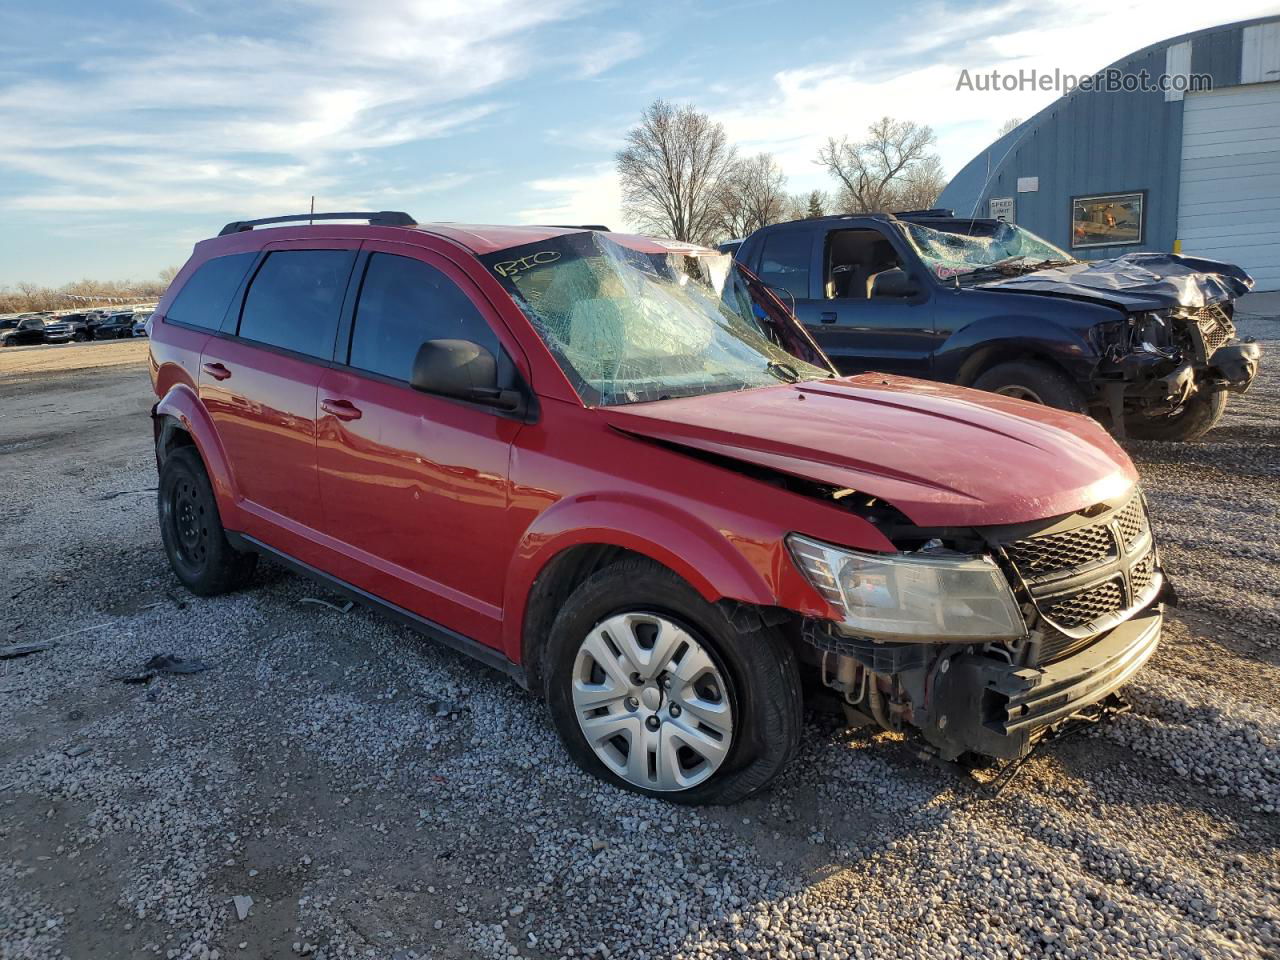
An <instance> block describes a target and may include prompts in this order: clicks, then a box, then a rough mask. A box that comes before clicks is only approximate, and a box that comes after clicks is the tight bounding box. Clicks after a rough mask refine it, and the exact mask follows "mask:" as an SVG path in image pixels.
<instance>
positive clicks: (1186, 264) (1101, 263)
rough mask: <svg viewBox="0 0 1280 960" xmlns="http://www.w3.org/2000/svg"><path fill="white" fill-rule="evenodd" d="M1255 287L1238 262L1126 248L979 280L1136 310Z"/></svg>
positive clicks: (1194, 304) (1229, 296) (1195, 304)
mask: <svg viewBox="0 0 1280 960" xmlns="http://www.w3.org/2000/svg"><path fill="white" fill-rule="evenodd" d="M1252 288H1253V278H1252V277H1250V276H1249V274H1247V273H1245V272H1244V271H1243V270H1241V269H1240V268H1239V267H1237V266H1234V265H1233V264H1230V263H1222V262H1220V261H1218V260H1202V259H1200V258H1199V257H1183V256H1179V255H1177V254H1173V253H1127V254H1125V255H1124V256H1123V257H1116V258H1114V259H1112V260H1093V261H1088V262H1085V263H1073V264H1070V265H1069V266H1064V267H1051V268H1049V269H1047V270H1037V271H1035V272H1034V273H1025V274H1022V275H1021V276H1017V277H1009V278H1008V279H1006V280H996V281H993V282H991V283H983V284H979V285H978V289H982V290H1000V291H1004V290H1008V291H1011V292H1014V293H1042V294H1048V295H1051V296H1058V297H1071V298H1073V299H1078V300H1093V301H1095V302H1098V303H1106V304H1111V305H1113V306H1118V307H1122V308H1123V309H1125V310H1128V311H1131V312H1138V311H1143V310H1167V309H1170V308H1172V307H1186V308H1189V309H1192V310H1198V309H1199V308H1200V307H1203V306H1206V305H1207V304H1211V303H1221V302H1222V301H1224V300H1234V299H1235V298H1236V297H1239V296H1242V295H1244V294H1246V293H1248V292H1249V291H1250V290H1251V289H1252Z"/></svg>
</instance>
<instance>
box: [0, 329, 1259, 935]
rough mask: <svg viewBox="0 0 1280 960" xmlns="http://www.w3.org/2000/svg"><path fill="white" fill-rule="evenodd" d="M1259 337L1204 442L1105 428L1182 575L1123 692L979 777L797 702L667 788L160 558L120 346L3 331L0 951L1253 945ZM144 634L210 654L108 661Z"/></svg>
mask: <svg viewBox="0 0 1280 960" xmlns="http://www.w3.org/2000/svg"><path fill="white" fill-rule="evenodd" d="M1247 332H1251V333H1253V334H1254V335H1256V336H1259V337H1265V338H1268V339H1272V340H1274V339H1276V338H1277V337H1278V336H1280V323H1277V322H1273V321H1267V320H1258V321H1254V322H1253V326H1252V328H1251V329H1249V330H1248V331H1247ZM1269 346H1270V349H1271V350H1272V355H1271V356H1270V357H1268V358H1267V360H1268V361H1269V363H1267V364H1266V365H1265V367H1264V373H1263V375H1262V378H1261V380H1260V382H1259V383H1258V385H1257V387H1256V388H1255V390H1254V392H1252V393H1251V394H1249V395H1248V396H1246V397H1244V398H1235V399H1233V400H1232V405H1231V407H1230V410H1229V413H1228V417H1227V419H1226V420H1225V421H1224V423H1223V424H1222V425H1221V426H1220V427H1219V428H1218V429H1217V430H1216V431H1215V432H1214V433H1212V434H1211V435H1210V437H1209V438H1208V439H1207V440H1206V441H1203V442H1200V443H1195V444H1188V445H1171V446H1162V445H1155V444H1145V445H1137V444H1135V445H1133V454H1134V456H1135V459H1136V460H1137V461H1138V464H1139V467H1140V470H1141V472H1142V474H1143V477H1144V482H1145V484H1146V488H1147V490H1148V493H1149V496H1150V501H1151V507H1152V511H1153V514H1154V519H1155V524H1156V527H1157V530H1158V534H1159V536H1160V540H1161V542H1162V544H1163V547H1164V550H1165V553H1166V557H1167V561H1168V565H1169V567H1170V568H1171V570H1172V572H1173V576H1174V578H1175V581H1176V584H1177V586H1178V589H1179V591H1180V592H1181V594H1182V596H1183V598H1184V601H1185V604H1184V607H1183V608H1182V609H1181V610H1179V611H1177V612H1175V613H1174V614H1173V615H1172V617H1171V620H1170V623H1169V628H1168V631H1167V639H1166V642H1165V643H1164V644H1163V645H1162V648H1161V650H1160V652H1159V653H1158V654H1157V656H1156V658H1155V659H1154V660H1153V661H1152V663H1151V664H1150V665H1149V666H1148V667H1147V669H1146V670H1145V671H1144V672H1143V673H1141V674H1140V675H1139V677H1138V678H1137V679H1136V680H1135V682H1134V683H1132V684H1131V685H1130V686H1129V688H1127V696H1128V698H1129V699H1130V701H1131V702H1132V704H1133V711H1132V712H1131V713H1129V714H1127V715H1125V716H1123V717H1121V718H1119V719H1118V720H1116V721H1114V722H1112V723H1110V724H1109V725H1107V726H1105V727H1102V728H1095V729H1094V730H1091V731H1089V732H1087V733H1084V734H1078V735H1076V736H1074V737H1067V738H1064V739H1061V740H1058V741H1055V742H1053V743H1050V744H1046V745H1044V746H1043V747H1042V748H1041V749H1040V750H1039V751H1037V752H1036V753H1035V754H1034V755H1033V757H1032V759H1031V760H1030V761H1028V762H1027V763H1025V764H1023V765H1022V766H1021V768H1020V769H1018V770H1017V772H1016V774H1015V775H1014V776H1013V777H1012V778H1011V779H1010V780H1009V781H1008V783H1007V786H1005V788H1004V789H1003V791H1002V792H999V793H997V792H996V791H995V788H994V786H993V785H990V784H988V785H983V784H980V783H976V782H974V781H973V780H971V779H969V778H966V777H964V776H961V775H959V774H958V773H956V772H955V771H954V770H953V769H951V768H946V767H942V766H939V765H936V764H934V763H932V762H929V761H927V760H923V759H921V758H920V757H919V756H917V754H916V753H915V752H914V751H913V750H912V749H911V747H910V744H909V743H907V742H906V741H904V740H902V739H901V738H898V737H895V736H893V735H890V734H875V735H873V734H868V733H865V732H861V731H852V732H851V731H846V730H842V729H840V728H839V727H837V726H836V725H834V724H833V723H831V722H830V721H827V720H825V719H821V718H814V719H812V720H811V722H810V725H809V728H808V729H807V731H806V732H807V736H806V738H805V746H804V751H803V755H802V757H801V758H800V760H799V761H798V762H796V763H795V764H793V765H792V766H791V767H790V768H789V769H788V771H787V772H786V773H785V774H784V775H783V777H782V778H781V779H780V781H779V783H778V784H777V786H776V788H775V789H773V790H772V791H771V792H769V793H768V794H767V795H765V796H762V797H758V798H755V799H753V800H751V801H748V802H746V803H743V804H740V805H738V806H736V807H732V808H728V809H723V808H716V809H703V810H697V811H693V810H687V809H681V808H677V807H674V806H669V805H667V804H664V803H660V802H652V801H646V800H643V799H638V798H636V797H634V796H631V795H629V794H624V793H622V792H619V791H617V790H615V789H612V788H610V787H607V786H604V785H602V784H600V783H598V782H597V781H595V780H593V779H591V778H589V777H587V776H585V775H583V774H580V773H579V772H578V771H577V769H576V768H574V767H573V766H572V765H571V764H570V763H569V761H568V760H567V758H566V757H565V755H564V754H563V752H562V750H561V748H560V746H559V744H558V742H557V741H556V739H555V736H554V733H553V731H552V729H551V727H550V724H549V722H548V720H547V718H546V717H545V715H544V712H543V709H542V707H541V706H540V704H538V703H537V702H535V701H534V700H533V699H532V698H530V697H529V696H527V695H526V694H524V693H522V692H521V691H520V690H518V689H517V688H515V687H514V686H513V685H512V684H510V683H509V682H507V681H506V680H504V679H502V678H501V677H499V676H497V675H496V674H493V673H491V672H489V671H487V670H485V669H484V668H482V667H480V666H478V665H476V664H474V663H472V662H470V661H468V660H466V659H464V658H462V657H460V656H458V655H456V654H454V653H452V652H450V651H448V650H446V649H444V648H442V647H439V646H436V645H433V644H432V643H430V642H429V641H426V640H424V639H422V638H420V637H418V636H417V635H415V634H413V633H411V632H408V631H406V630H404V629H401V628H399V627H396V626H392V625H389V624H387V623H385V622H383V621H381V620H379V619H378V618H376V617H375V616H373V615H371V614H369V613H366V612H364V611H361V610H358V609H357V610H352V611H351V612H349V613H346V614H343V613H340V612H338V611H336V610H333V609H330V608H328V607H325V606H321V605H317V604H313V603H306V602H304V600H306V599H307V598H318V599H329V600H333V599H336V598H333V597H331V596H326V595H325V594H324V593H321V592H317V591H318V588H316V587H314V586H312V585H310V584H309V583H307V582H306V581H303V580H301V579H298V578H296V577H294V576H292V575H289V574H287V573H285V572H283V571H281V570H278V569H275V568H269V567H268V568H265V569H262V570H261V571H260V573H259V574H258V577H257V579H256V582H255V585H254V587H253V589H251V590H249V591H247V592H242V593H239V594H236V595H233V596H228V597H222V598H217V599H212V600H206V599H198V598H194V597H192V596H190V595H189V594H187V593H185V592H184V591H183V590H182V589H181V588H180V587H179V586H178V584H177V582H176V581H175V580H174V578H173V577H172V576H171V574H170V572H169V569H168V567H167V564H166V562H165V560H164V556H163V554H162V552H161V549H160V544H159V537H158V535H157V532H156V526H155V518H154V512H155V511H154V503H153V497H154V493H153V489H154V486H155V470H154V464H153V461H152V456H151V451H150V426H149V424H148V422H147V416H146V411H147V407H148V405H149V402H150V399H149V394H148V390H149V387H148V384H147V381H146V371H145V350H146V346H145V344H144V343H129V342H122V343H120V344H103V345H88V346H73V347H61V348H43V349H32V350H12V351H5V352H4V353H3V354H0V482H2V483H3V487H4V489H5V491H6V495H5V496H4V498H3V499H2V500H0V556H2V557H3V558H4V561H3V563H4V575H5V578H6V579H5V582H4V586H3V594H0V597H2V600H0V643H18V642H33V641H42V640H53V641H54V644H53V646H52V647H51V648H50V649H48V650H46V651H44V652H42V653H37V654H35V655H32V656H28V657H25V658H22V659H13V660H4V661H0V958H4V960H8V958H19V957H22V958H27V957H35V958H40V957H55V956H69V957H76V958H80V957H93V956H99V957H102V956H112V957H114V956H125V955H128V956H142V957H145V956H161V957H166V958H178V957H183V958H186V957H196V958H213V957H235V956H248V957H273V958H284V957H295V956H299V955H309V956H315V957H321V958H323V957H329V958H332V957H388V958H408V957H415V956H416V957H442V958H460V957H483V958H495V960H496V958H506V957H517V956H519V957H528V958H550V957H564V956H567V957H576V958H581V957H601V958H604V957H612V958H658V957H686V958H694V957H705V958H710V957H737V956H751V957H780V958H804V960H811V958H818V960H836V958H844V957H907V956H910V957H927V958H934V957H961V956H999V957H1041V956H1053V957H1095V956H1113V957H1124V958H1131V957H1170V956H1177V957H1242V958H1262V957H1276V956H1280V855H1278V854H1277V841H1278V840H1280V819H1278V818H1277V817H1276V812H1277V809H1278V808H1280V705H1278V702H1277V701H1278V697H1277V691H1280V577H1278V576H1277V572H1278V570H1280V561H1278V559H1277V550H1276V545H1277V543H1280V518H1278V517H1277V503H1280V436H1278V434H1277V430H1276V427H1275V417H1274V408H1275V404H1276V402H1277V399H1280V374H1278V373H1277V369H1278V365H1280V352H1277V351H1280V343H1272V344H1270V345H1269ZM155 653H175V654H179V655H182V656H196V657H200V658H202V659H203V660H205V661H207V662H208V663H209V664H211V665H212V669H211V670H209V671H207V672H203V673H198V674H194V675H189V676H177V677H175V676H161V677H158V678H157V679H155V680H153V681H152V682H151V683H149V684H125V683H122V682H119V681H116V680H113V679H111V678H112V677H115V676H118V675H120V674H122V673H124V672H126V671H130V670H135V669H137V667H138V666H139V665H140V664H141V663H142V662H143V661H145V660H146V659H147V658H148V657H149V656H151V655H152V654H155ZM236 898H247V899H238V900H237V899H236ZM250 899H251V901H252V902H251V904H250V902H249V900H250ZM242 914H243V919H241V915H242Z"/></svg>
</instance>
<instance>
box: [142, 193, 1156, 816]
mask: <svg viewBox="0 0 1280 960" xmlns="http://www.w3.org/2000/svg"><path fill="white" fill-rule="evenodd" d="M356 219H359V220H363V221H367V225H366V224H365V223H359V224H352V223H349V222H347V223H343V222H340V221H351V220H356ZM299 220H303V221H306V220H314V221H318V222H315V223H309V224H302V225H293V226H276V227H275V228H273V229H262V228H263V227H266V226H268V225H272V224H287V223H295V224H296V222H297V221H299ZM151 376H152V380H153V382H154V386H155V392H156V396H157V398H158V402H157V403H156V406H155V409H154V420H155V440H156V454H157V463H158V466H159V472H160V482H159V514H160V527H161V532H162V534H163V538H164V544H165V548H166V550H167V551H168V554H169V558H170V561H171V562H172V565H173V569H174V571H175V572H176V574H177V576H178V578H179V579H180V580H181V581H182V582H183V583H184V584H186V585H187V586H188V587H189V588H190V589H191V590H192V591H193V592H195V593H198V594H213V593H218V592H221V591H225V590H228V589H231V588H233V587H235V586H238V585H240V584H243V583H244V582H245V580H246V579H247V578H248V576H249V574H250V573H251V571H252V570H253V566H254V563H255V560H256V558H257V556H258V555H260V554H266V555H268V556H270V557H272V558H275V559H277V560H281V561H283V562H285V563H286V564H289V565H291V566H293V567H294V568H296V569H298V570H300V571H302V572H304V573H306V574H308V575H310V576H312V577H316V578H318V579H320V580H322V581H324V582H325V583H327V584H329V585H330V586H332V587H333V588H334V589H336V590H339V591H341V592H343V593H345V594H347V595H348V596H351V597H353V598H355V599H357V600H359V601H361V602H363V603H367V604H369V605H372V606H375V607H378V608H380V609H382V610H384V611H386V612H388V613H390V614H392V615H393V616H395V617H396V618H398V619H400V620H402V621H405V622H408V623H410V624H412V625H413V626H415V627H417V628H419V629H421V630H423V631H425V632H426V633H428V634H430V635H432V636H434V637H437V638H439V639H441V640H442V641H444V642H445V643H447V644H449V645H451V646H454V647H457V648H459V649H462V650H465V651H467V652H468V653H471V654H473V655H475V656H476V657H478V658H479V659H481V660H483V661H485V662H486V663H489V664H492V665H493V666H495V667H497V668H499V669H501V670H503V671H505V672H507V673H509V674H510V675H511V676H513V677H514V678H515V679H516V680H517V682H519V683H520V684H522V685H523V686H526V687H528V688H529V689H531V690H534V691H536V692H537V693H539V694H541V695H543V696H544V697H545V698H546V700H547V702H548V704H549V706H550V712H551V716H552V719H553V721H554V722H555V724H556V727H557V728H558V730H559V733H560V736H561V738H562V739H563V741H564V744H565V746H566V748H567V749H568V751H569V752H570V753H571V754H572V755H573V757H574V758H575V759H576V760H577V761H578V762H579V763H580V764H581V765H582V766H583V767H585V768H586V769H588V770H590V771H591V772H593V773H595V774H596V775H598V776H600V777H603V778H604V779H606V780H609V781H611V782H613V783H616V784H619V785H621V786H624V787H627V788H630V789H633V790H638V791H641V792H644V793H650V794H655V795H661V796H664V797H668V798H671V799H675V800H681V801H684V802H727V801H732V800H735V799H738V798H741V797H744V796H746V795H748V794H750V793H751V792H753V791H755V790H758V789H759V788H761V787H763V786H764V785H765V784H767V783H768V782H769V781H770V779H771V778H772V777H774V776H775V775H776V774H777V773H778V771H779V770H781V769H782V767H783V766H784V765H785V764H786V762H787V761H788V759H789V758H790V757H791V756H792V755H793V754H794V753H795V751H796V748H797V744H798V740H799V736H800V729H801V710H802V704H803V700H804V696H803V694H802V691H805V690H807V691H808V692H809V694H810V696H811V700H812V701H813V702H814V703H815V704H816V703H820V702H823V701H826V702H832V701H836V702H838V703H840V704H841V705H842V706H843V709H844V710H845V712H846V713H847V715H848V716H849V718H850V719H851V721H858V722H867V723H878V724H879V725H881V726H883V727H886V728H888V729H890V730H904V729H908V728H910V729H914V731H915V732H916V735H918V736H921V737H923V738H924V740H926V741H928V742H929V743H930V744H932V745H933V746H934V748H936V750H937V752H938V753H939V754H940V755H941V756H943V757H945V758H954V757H957V756H959V755H960V754H961V753H964V752H966V751H973V752H977V753H982V754H987V755H991V756H996V757H1016V756H1020V755H1022V754H1024V753H1025V752H1026V751H1027V750H1028V749H1030V746H1031V745H1032V743H1034V742H1035V740H1036V739H1037V738H1038V737H1039V736H1041V735H1042V734H1043V733H1044V732H1045V731H1046V730H1049V729H1052V728H1053V727H1054V726H1055V725H1056V724H1059V723H1061V722H1062V721H1064V720H1065V719H1066V718H1068V717H1072V716H1077V715H1079V714H1080V713H1081V711H1082V709H1083V708H1085V707H1088V706H1090V705H1097V704H1098V703H1099V701H1102V700H1103V699H1104V698H1106V697H1107V696H1108V694H1110V692H1111V691H1112V690H1114V689H1115V688H1116V687H1117V686H1119V685H1120V684H1121V683H1123V682H1124V681H1125V680H1126V679H1127V678H1128V677H1129V676H1130V675H1131V674H1132V673H1133V672H1134V671H1135V670H1136V669H1138V667H1140V666H1141V665H1142V663H1143V662H1144V661H1145V660H1146V659H1147V658H1148V657H1149V656H1150V655H1151V653H1152V652H1153V651H1154V649H1155V646H1156V643H1157V642H1158V640H1159V636H1160V627H1161V610H1162V607H1161V600H1162V599H1163V597H1164V594H1165V592H1166V588H1165V586H1164V578H1163V577H1162V575H1161V572H1160V564H1159V559H1158V556H1157V553H1156V550H1155V546H1154V545H1153V543H1152V538H1151V532H1150V528H1149V526H1148V523H1147V517H1146V511H1145V507H1144V504H1143V500H1142V496H1141V493H1140V492H1139V490H1138V488H1137V484H1136V481H1137V477H1136V474H1135V472H1134V469H1133V466H1132V464H1131V463H1130V462H1129V460H1128V458H1127V457H1126V456H1125V454H1124V453H1123V452H1122V451H1121V450H1120V448H1119V447H1118V446H1117V445H1116V444H1115V443H1114V442H1113V441H1112V440H1111V438H1110V437H1109V436H1108V435H1107V433H1106V432H1105V431H1104V430H1103V429H1102V428H1101V427H1100V426H1098V425H1097V424H1096V423H1094V422H1093V421H1091V420H1089V419H1088V418H1086V417H1083V416H1077V415H1074V414H1069V413H1064V412H1061V411H1057V410H1053V409H1050V408H1047V407H1043V406H1038V405H1034V404H1030V403H1026V402H1024V401H1021V400H1016V399H1012V398H1008V397H1000V396H995V395H992V394H989V393H979V392H976V391H971V390H966V389H963V388H958V387H952V386H945V385H940V384H936V383H926V382H922V381H916V380H910V379H905V378H899V377H891V376H884V375H880V374H863V375H860V376H856V377H840V376H839V375H838V374H837V373H836V372H835V370H834V369H833V368H832V366H831V363H830V361H829V360H828V359H827V358H826V356H825V355H824V354H823V353H822V351H821V350H820V349H819V348H818V347H817V346H816V344H815V343H814V342H813V340H812V339H811V338H810V337H809V335H808V334H807V333H806V332H805V329H804V327H803V326H801V325H800V324H798V323H797V322H796V321H795V319H794V317H793V316H792V315H791V314H790V313H789V312H788V311H787V310H786V308H785V307H784V306H783V305H782V303H781V301H779V300H778V299H777V298H776V297H775V296H774V295H773V294H772V293H771V292H770V290H769V289H768V288H767V287H765V286H764V285H763V284H761V283H760V281H759V280H758V279H756V278H755V277H754V276H753V275H752V274H751V273H749V272H748V271H747V270H745V269H744V268H742V267H741V266H739V265H735V264H734V263H733V261H732V259H731V258H730V257H729V256H728V255H725V254H721V253H719V252H717V251H715V250H709V249H705V248H702V247H695V246H691V245H689V244H683V243H676V242H672V241H666V240H654V239H650V238H647V237H639V236H625V235H621V234H615V233H610V232H608V231H607V230H605V229H604V228H601V227H534V226H524V227H491V226H484V227H482V226H461V225H456V224H439V225H431V226H419V225H417V224H416V223H415V222H414V221H413V220H412V219H411V218H410V217H408V216H407V215H406V214H403V213H392V212H383V213H376V214H350V213H347V214H329V215H315V216H312V215H304V216H302V217H276V218H270V219H267V220H257V221H248V222H243V223H232V224H228V225H227V227H226V228H224V229H223V230H222V232H221V233H220V234H219V236H218V237H217V238H215V239H211V240H206V241H204V242H202V243H199V244H197V246H196V248H195V252H194V254H193V256H192V257H191V259H190V261H189V262H188V263H187V264H186V266H185V267H184V268H183V270H182V272H181V273H180V274H179V275H178V277H177V279H176V280H175V281H174V283H173V284H172V286H171V287H170V288H169V291H168V293H167V294H166V295H165V297H164V299H163V300H162V301H161V303H160V305H159V307H158V309H157V310H156V313H155V316H154V318H153V320H152V339H151ZM832 695H834V696H832Z"/></svg>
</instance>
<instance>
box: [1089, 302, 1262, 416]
mask: <svg viewBox="0 0 1280 960" xmlns="http://www.w3.org/2000/svg"><path fill="white" fill-rule="evenodd" d="M1233 313H1234V303H1233V301H1231V300H1225V301H1222V302H1219V303H1211V304H1207V305H1205V306H1202V307H1196V308H1192V307H1178V308H1175V309H1172V310H1162V311H1150V312H1142V313H1135V314H1131V315H1130V316H1128V317H1127V318H1126V320H1124V321H1122V322H1117V323H1112V324H1106V325H1104V326H1102V327H1100V328H1099V329H1098V330H1097V331H1096V336H1097V339H1098V341H1099V342H1098V344H1097V345H1098V347H1099V350H1100V353H1101V354H1102V357H1103V360H1102V363H1101V365H1100V366H1099V369H1098V376H1099V386H1100V389H1101V393H1102V398H1103V400H1104V401H1105V402H1106V404H1107V406H1108V408H1109V412H1110V414H1111V417H1112V420H1113V422H1114V423H1115V424H1116V425H1117V426H1118V427H1120V429H1122V430H1123V428H1124V425H1125V424H1128V425H1130V426H1132V425H1133V424H1134V423H1135V422H1136V423H1141V421H1142V420H1143V419H1153V418H1162V417H1167V416H1170V415H1173V414H1176V413H1178V412H1179V411H1180V410H1182V409H1183V408H1185V407H1186V406H1187V405H1188V404H1191V403H1194V402H1196V401H1197V400H1203V399H1204V398H1205V397H1207V396H1209V395H1212V394H1214V393H1217V392H1219V391H1226V392H1230V393H1244V392H1245V391H1246V390H1248V389H1249V387H1250V385H1252V383H1253V379H1254V377H1255V376H1257V373H1258V363H1259V360H1260V358H1261V355H1262V351H1261V347H1259V345H1258V344H1257V343H1254V342H1252V341H1248V342H1244V343H1242V342H1240V341H1238V340H1236V339H1235V335H1236V331H1235V325H1234V323H1233Z"/></svg>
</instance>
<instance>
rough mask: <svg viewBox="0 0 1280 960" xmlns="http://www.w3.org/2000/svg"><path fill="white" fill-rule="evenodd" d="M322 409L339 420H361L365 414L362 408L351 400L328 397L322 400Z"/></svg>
mask: <svg viewBox="0 0 1280 960" xmlns="http://www.w3.org/2000/svg"><path fill="white" fill-rule="evenodd" d="M320 409H321V410H323V411H324V412H325V413H327V414H329V415H330V416H334V417H337V418H338V419H339V420H359V419H360V418H361V417H362V416H363V414H362V413H361V412H360V408H359V407H357V406H356V405H355V404H354V403H352V402H351V401H350V400H333V399H330V398H328V397H326V398H325V399H324V400H321V401H320Z"/></svg>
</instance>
